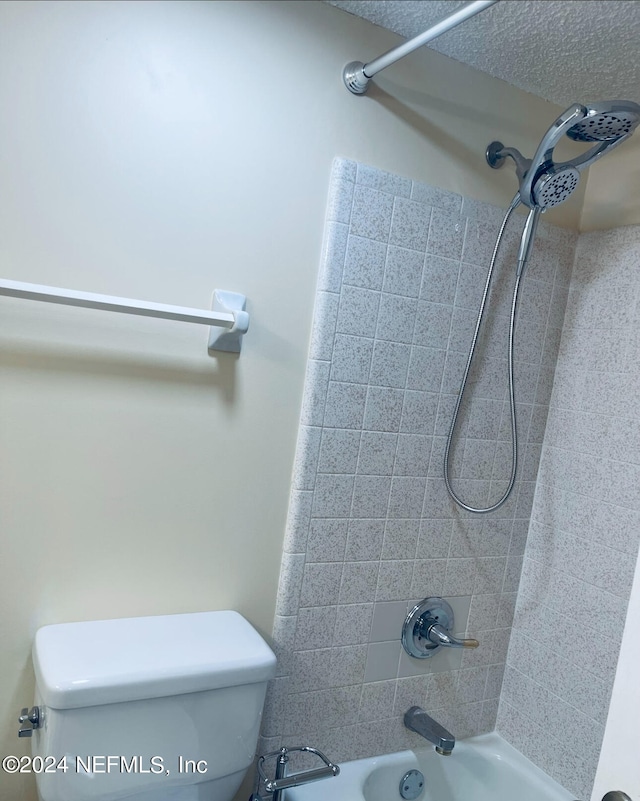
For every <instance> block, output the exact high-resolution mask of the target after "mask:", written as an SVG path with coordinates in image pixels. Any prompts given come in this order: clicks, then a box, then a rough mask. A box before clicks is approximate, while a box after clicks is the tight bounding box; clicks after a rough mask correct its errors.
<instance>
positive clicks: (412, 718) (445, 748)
mask: <svg viewBox="0 0 640 801" xmlns="http://www.w3.org/2000/svg"><path fill="white" fill-rule="evenodd" d="M404 725H405V726H406V727H407V728H408V729H411V731H415V732H417V733H418V734H419V735H420V736H421V737H424V738H425V740H428V741H429V742H430V743H433V744H434V745H435V747H436V751H437V752H438V753H439V754H442V756H449V754H450V753H451V752H452V751H453V748H454V746H455V744H456V738H455V737H454V736H453V734H451V732H449V731H447V730H446V729H445V728H444V726H441V725H440V724H439V723H438V722H437V721H435V720H434V719H433V718H431V717H429V715H427V713H426V712H425V711H424V709H421V708H420V707H419V706H412V707H411V708H410V709H407V711H406V712H405V713H404Z"/></svg>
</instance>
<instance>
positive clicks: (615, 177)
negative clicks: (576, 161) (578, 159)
mask: <svg viewBox="0 0 640 801" xmlns="http://www.w3.org/2000/svg"><path fill="white" fill-rule="evenodd" d="M638 187H640V133H639V132H638V131H636V133H635V135H634V136H633V137H632V138H631V139H629V140H628V141H626V142H624V143H623V144H622V145H620V147H618V148H616V150H614V151H612V152H611V153H608V154H607V155H606V156H604V158H603V159H602V160H601V161H597V162H596V163H595V164H594V165H593V167H590V168H589V173H588V179H587V186H586V191H585V197H584V205H583V208H582V214H581V215H580V230H581V231H594V230H599V229H605V230H606V229H608V228H617V227H619V226H621V225H640V191H639V189H638Z"/></svg>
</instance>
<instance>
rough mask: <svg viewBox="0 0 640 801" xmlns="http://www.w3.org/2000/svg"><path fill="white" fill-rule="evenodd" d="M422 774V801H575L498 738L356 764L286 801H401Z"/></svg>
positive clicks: (346, 765) (348, 764)
mask: <svg viewBox="0 0 640 801" xmlns="http://www.w3.org/2000/svg"><path fill="white" fill-rule="evenodd" d="M410 770H419V771H421V772H422V773H423V774H424V778H425V782H424V784H425V786H424V789H423V791H422V793H421V795H420V796H419V797H418V801H514V800H515V799H517V801H572V799H573V798H574V796H572V795H571V793H569V792H567V790H565V789H564V788H563V787H561V786H560V785H559V784H558V783H557V782H555V781H554V780H553V779H551V778H549V776H547V775H546V773H544V772H543V771H542V770H540V768H538V767H536V766H535V765H534V764H533V763H532V762H530V761H529V760H528V759H527V758H526V757H524V756H522V754H521V753H520V752H519V751H516V750H515V748H513V747H512V746H510V745H509V743H507V742H506V741H505V740H503V739H502V737H500V735H499V734H496V733H495V732H493V733H491V734H481V735H480V736H478V737H471V738H469V739H468V740H462V741H460V742H457V743H456V747H455V748H454V750H453V753H452V754H451V756H441V755H440V754H437V753H436V752H435V749H434V748H433V747H430V748H425V749H422V750H419V751H400V752H399V753H397V754H385V755H384V756H379V757H371V758H370V759H358V760H355V761H354V762H345V763H344V764H342V765H341V766H340V775H339V776H337V777H336V778H331V779H324V780H322V781H319V782H315V783H314V784H307V785H305V786H303V787H296V788H294V789H293V790H289V791H288V792H287V794H286V801H396V799H397V801H402V798H401V795H400V781H401V779H402V777H403V776H404V775H405V773H407V771H410Z"/></svg>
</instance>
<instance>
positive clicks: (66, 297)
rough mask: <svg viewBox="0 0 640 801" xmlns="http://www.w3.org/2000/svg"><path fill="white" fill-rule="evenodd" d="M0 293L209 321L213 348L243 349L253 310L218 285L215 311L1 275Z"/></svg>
mask: <svg viewBox="0 0 640 801" xmlns="http://www.w3.org/2000/svg"><path fill="white" fill-rule="evenodd" d="M0 295H6V296H7V297H11V298H22V299H24V300H40V301H44V302H45V303H59V304H62V305H64V306H81V307H83V308H85V309H100V310H101V311H111V312H122V313H123V314H137V315H140V316H142V317H159V318H161V319H164V320H178V321H180V322H184V323H200V324H201V325H209V326H211V333H210V336H209V350H221V351H228V352H232V353H239V352H240V345H241V343H242V335H243V334H245V333H246V332H247V329H248V328H249V314H248V312H246V311H245V310H244V309H245V305H246V297H245V296H244V295H241V294H240V293H238V292H228V291H226V290H224V289H214V291H213V301H212V305H211V308H212V311H208V310H206V309H191V308H188V307H186V306H170V305H168V304H165V303H151V302H149V301H146V300H131V299H130V298H120V297H114V296H113V295H98V294H96V293H94V292H78V291H77V290H75V289H60V288H59V287H55V286H43V285H42V284H27V283H24V282H23V281H8V280H6V279H4V278H3V279H0Z"/></svg>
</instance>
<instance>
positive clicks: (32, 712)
mask: <svg viewBox="0 0 640 801" xmlns="http://www.w3.org/2000/svg"><path fill="white" fill-rule="evenodd" d="M18 723H19V724H20V728H19V729H18V737H32V736H33V730H34V729H39V728H40V707H37V706H32V707H31V709H28V708H27V707H26V706H25V707H24V709H23V710H22V711H21V712H20V717H19V718H18Z"/></svg>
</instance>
